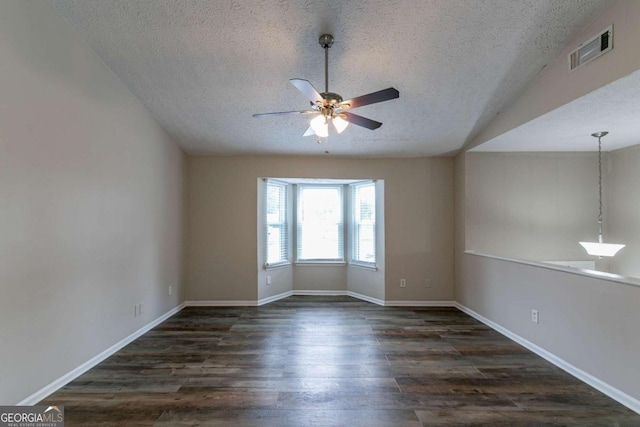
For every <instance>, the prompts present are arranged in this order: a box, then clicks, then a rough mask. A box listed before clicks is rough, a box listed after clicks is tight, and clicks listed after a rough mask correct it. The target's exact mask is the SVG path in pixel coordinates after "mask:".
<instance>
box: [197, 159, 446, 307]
mask: <svg viewBox="0 0 640 427" xmlns="http://www.w3.org/2000/svg"><path fill="white" fill-rule="evenodd" d="M188 175H189V178H188V198H189V201H188V204H189V218H188V221H187V224H188V231H187V234H188V237H187V256H186V260H185V264H186V279H185V280H186V283H187V287H186V292H187V293H186V299H187V300H218V301H220V300H253V301H255V300H256V299H257V298H258V296H259V298H260V299H262V298H267V297H269V296H272V295H275V294H277V293H279V291H280V290H283V289H284V290H285V291H286V289H288V287H289V286H293V282H291V285H289V282H288V281H289V280H290V279H289V275H288V274H289V273H288V272H286V270H280V271H282V273H281V274H282V275H283V276H284V277H283V280H284V281H286V283H284V284H280V283H275V282H272V283H274V284H273V285H272V286H271V288H270V290H267V289H266V287H263V286H262V283H264V282H265V281H266V274H263V270H261V266H260V263H259V262H256V260H257V259H258V251H257V247H258V245H257V243H258V227H257V226H256V224H257V211H258V210H257V205H256V204H257V203H258V195H257V191H258V190H257V189H258V185H256V182H257V179H258V178H260V177H280V178H324V179H331V178H344V179H368V178H377V179H382V180H384V196H385V206H384V209H385V211H384V219H385V224H386V225H385V229H386V236H385V239H384V242H385V247H384V253H385V265H384V269H381V270H379V271H377V272H369V271H367V272H366V273H368V275H371V274H373V275H378V277H384V280H385V282H386V283H385V288H384V293H383V292H382V289H381V288H380V285H379V284H376V285H374V286H373V287H372V288H371V289H372V290H371V292H368V293H367V295H370V296H374V295H376V296H374V297H375V298H379V297H381V296H383V295H384V297H385V298H386V299H387V300H416V301H422V300H451V299H452V297H453V259H452V254H453V215H452V213H453V160H452V159H449V158H420V159H367V160H357V159H344V158H328V157H192V158H189V167H188ZM310 268H311V269H312V270H316V269H317V268H320V267H299V269H307V270H305V271H307V272H309V273H308V274H312V271H311V270H308V269H310ZM269 271H276V270H269ZM401 278H405V279H407V287H406V288H400V287H399V282H400V279H401ZM427 278H430V279H431V280H432V287H431V288H426V287H425V286H424V285H425V281H426V279H427ZM368 279H369V280H370V281H371V283H380V282H378V279H377V278H376V279H372V278H371V277H370V276H369V277H368ZM291 280H292V279H291ZM347 281H349V273H348V272H347ZM256 283H258V285H256ZM341 286H343V289H344V284H342V285H341ZM354 286H355V285H354ZM365 286H366V285H365ZM351 288H352V286H350V285H349V284H347V289H351ZM373 289H375V290H373ZM361 290H362V293H364V289H362V288H361ZM263 291H264V292H263ZM355 292H357V291H355Z"/></svg>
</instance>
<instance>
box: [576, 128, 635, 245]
mask: <svg viewBox="0 0 640 427" xmlns="http://www.w3.org/2000/svg"><path fill="white" fill-rule="evenodd" d="M608 133H609V132H596V133H592V134H591V136H593V137H595V138H598V198H599V211H598V212H599V213H598V241H597V242H580V244H581V245H582V247H583V248H584V249H585V250H586V251H587V253H588V254H589V255H594V256H598V257H603V256H607V257H612V256H614V255H615V254H616V253H618V251H619V250H620V249H622V248H624V247H625V245H621V244H617V243H604V240H603V238H602V141H601V139H602V137H603V136H605V135H607V134H608Z"/></svg>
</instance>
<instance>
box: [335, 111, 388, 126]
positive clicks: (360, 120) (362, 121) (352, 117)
mask: <svg viewBox="0 0 640 427" xmlns="http://www.w3.org/2000/svg"><path fill="white" fill-rule="evenodd" d="M340 117H342V118H343V119H345V120H346V121H348V122H349V123H353V124H354V125H358V126H362V127H364V128H367V129H371V130H375V129H378V128H379V127H380V126H382V123H380V122H376V121H375V120H371V119H367V118H366V117H362V116H358V115H357V114H352V113H347V112H344V113H340Z"/></svg>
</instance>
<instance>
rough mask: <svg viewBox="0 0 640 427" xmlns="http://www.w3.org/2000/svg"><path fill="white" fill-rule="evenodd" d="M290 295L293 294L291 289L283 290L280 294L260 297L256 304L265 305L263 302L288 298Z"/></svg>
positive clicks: (267, 302)
mask: <svg viewBox="0 0 640 427" xmlns="http://www.w3.org/2000/svg"><path fill="white" fill-rule="evenodd" d="M291 295H293V291H288V292H283V293H281V294H278V295H272V296H270V297H267V298H262V299H259V300H258V305H259V306H260V305H265V304H269V303H270V302H275V301H278V300H281V299H284V298H288V297H290V296H291Z"/></svg>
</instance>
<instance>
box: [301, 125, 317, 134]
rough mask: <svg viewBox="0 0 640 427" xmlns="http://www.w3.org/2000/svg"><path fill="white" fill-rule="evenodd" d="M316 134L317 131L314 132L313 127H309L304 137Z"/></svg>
mask: <svg viewBox="0 0 640 427" xmlns="http://www.w3.org/2000/svg"><path fill="white" fill-rule="evenodd" d="M315 134H316V131H314V130H313V128H312V127H311V126H309V127H308V128H307V131H306V132H305V133H304V134H303V135H302V136H311V135H315Z"/></svg>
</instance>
